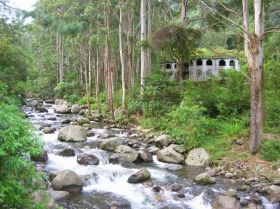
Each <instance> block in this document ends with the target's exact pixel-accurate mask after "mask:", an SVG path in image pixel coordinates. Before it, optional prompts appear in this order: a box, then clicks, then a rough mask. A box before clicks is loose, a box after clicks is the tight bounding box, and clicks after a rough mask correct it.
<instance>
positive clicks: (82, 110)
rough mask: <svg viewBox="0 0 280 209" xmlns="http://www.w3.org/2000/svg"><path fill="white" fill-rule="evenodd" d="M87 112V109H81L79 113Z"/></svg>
mask: <svg viewBox="0 0 280 209" xmlns="http://www.w3.org/2000/svg"><path fill="white" fill-rule="evenodd" d="M86 112H87V110H86V109H81V111H80V112H79V115H86V114H85V113H86Z"/></svg>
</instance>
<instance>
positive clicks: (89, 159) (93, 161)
mask: <svg viewBox="0 0 280 209" xmlns="http://www.w3.org/2000/svg"><path fill="white" fill-rule="evenodd" d="M77 162H78V163H79V164H81V165H98V164H99V159H98V158H97V157H96V156H94V155H92V154H87V153H81V154H78V155H77Z"/></svg>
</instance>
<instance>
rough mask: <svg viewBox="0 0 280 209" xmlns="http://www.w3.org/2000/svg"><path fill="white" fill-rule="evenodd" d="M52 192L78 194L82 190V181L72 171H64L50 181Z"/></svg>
mask: <svg viewBox="0 0 280 209" xmlns="http://www.w3.org/2000/svg"><path fill="white" fill-rule="evenodd" d="M52 187H53V189H54V190H58V191H67V192H69V193H78V192H81V191H82V189H83V180H82V179H81V177H80V176H78V175H77V174H76V173H75V172H74V171H71V170H64V171H61V172H59V173H58V174H57V176H56V177H55V178H54V180H53V181H52Z"/></svg>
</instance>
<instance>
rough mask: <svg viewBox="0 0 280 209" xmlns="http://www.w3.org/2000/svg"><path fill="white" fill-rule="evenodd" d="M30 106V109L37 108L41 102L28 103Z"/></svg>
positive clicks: (32, 101)
mask: <svg viewBox="0 0 280 209" xmlns="http://www.w3.org/2000/svg"><path fill="white" fill-rule="evenodd" d="M28 105H29V106H30V107H37V106H38V105H39V102H38V101H37V100H31V101H29V102H28Z"/></svg>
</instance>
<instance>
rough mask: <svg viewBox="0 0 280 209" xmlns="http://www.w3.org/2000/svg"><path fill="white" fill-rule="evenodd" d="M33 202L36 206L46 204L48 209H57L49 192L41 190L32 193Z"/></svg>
mask: <svg viewBox="0 0 280 209" xmlns="http://www.w3.org/2000/svg"><path fill="white" fill-rule="evenodd" d="M32 200H33V202H34V204H42V203H45V205H46V206H47V207H46V208H48V209H56V208H57V207H56V205H55V204H54V201H53V199H52V198H51V196H50V194H49V193H48V192H47V191H44V190H39V191H36V192H34V193H32Z"/></svg>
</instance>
